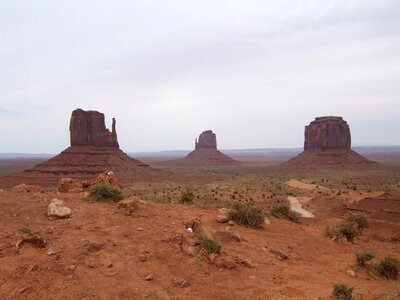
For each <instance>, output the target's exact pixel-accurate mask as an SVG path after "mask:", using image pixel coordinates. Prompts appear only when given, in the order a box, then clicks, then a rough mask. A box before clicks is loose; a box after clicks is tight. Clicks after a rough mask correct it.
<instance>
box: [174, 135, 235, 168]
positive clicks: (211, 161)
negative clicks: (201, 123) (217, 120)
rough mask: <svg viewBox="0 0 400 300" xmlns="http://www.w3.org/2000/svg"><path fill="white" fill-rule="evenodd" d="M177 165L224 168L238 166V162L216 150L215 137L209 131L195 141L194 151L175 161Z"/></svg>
mask: <svg viewBox="0 0 400 300" xmlns="http://www.w3.org/2000/svg"><path fill="white" fill-rule="evenodd" d="M174 163H176V164H177V165H184V166H221V165H222V166H224V165H239V164H240V162H238V161H237V160H234V159H232V158H231V157H229V156H227V155H225V154H223V153H221V152H220V151H218V149H217V137H216V135H215V133H214V132H212V131H211V130H206V131H203V132H202V133H201V134H200V136H199V138H198V139H196V140H195V149H194V150H193V151H192V152H190V153H189V154H188V155H187V156H186V157H185V158H183V159H179V160H175V161H174Z"/></svg>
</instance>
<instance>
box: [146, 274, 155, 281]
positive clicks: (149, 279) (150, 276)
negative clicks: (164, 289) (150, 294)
mask: <svg viewBox="0 0 400 300" xmlns="http://www.w3.org/2000/svg"><path fill="white" fill-rule="evenodd" d="M144 280H146V281H151V280H153V275H151V274H150V275H147V276H146V277H145V278H144Z"/></svg>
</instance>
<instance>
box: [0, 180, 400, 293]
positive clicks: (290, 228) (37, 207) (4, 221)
mask: <svg viewBox="0 0 400 300" xmlns="http://www.w3.org/2000/svg"><path fill="white" fill-rule="evenodd" d="M128 190H129V187H128ZM54 198H57V199H59V200H62V201H63V202H64V204H65V205H66V206H67V207H68V208H70V209H71V211H72V214H71V216H70V217H69V218H67V219H52V220H51V219H49V217H48V216H47V212H48V211H47V210H48V205H49V203H50V202H51V201H52V199H54ZM127 198H128V200H129V199H130V200H132V203H135V204H134V206H133V207H132V206H129V205H128V206H126V205H125V206H123V205H122V206H121V205H118V204H116V203H113V202H87V201H85V200H84V195H83V193H82V192H68V193H59V192H56V191H46V192H37V191H36V192H35V191H32V192H28V193H27V192H24V191H18V190H14V191H13V190H9V191H7V190H2V191H1V192H0V211H1V212H2V213H1V215H2V217H1V218H0V228H1V231H0V298H1V299H182V300H183V299H185V300H186V299H324V298H325V299H329V297H330V295H331V292H332V287H333V284H335V283H338V282H344V283H346V284H348V285H349V286H352V287H354V294H355V295H357V296H359V297H362V299H398V297H399V287H400V283H399V281H398V280H397V281H390V280H387V279H383V278H381V277H379V276H377V275H376V274H375V273H374V272H372V271H371V270H369V269H368V268H360V267H357V266H356V261H355V253H357V252H359V251H361V250H365V249H373V250H374V251H375V252H376V254H377V257H378V258H382V257H383V256H385V255H386V254H393V255H395V256H397V257H400V224H399V223H391V222H386V221H382V220H373V221H372V224H371V227H370V228H367V229H366V230H365V231H364V232H363V235H362V236H361V237H359V238H357V239H356V240H355V242H354V243H347V242H341V243H339V242H336V241H332V240H329V239H328V238H326V237H325V236H324V228H325V226H326V225H327V224H337V223H339V222H340V219H339V218H332V217H323V218H321V217H318V208H317V206H316V205H314V206H312V208H313V212H314V213H316V216H317V217H316V218H314V219H305V218H303V219H302V224H295V223H293V222H290V221H288V220H281V219H275V218H269V220H270V224H268V223H269V222H267V223H265V224H264V226H263V228H260V229H252V228H247V227H245V226H241V225H237V224H231V225H229V224H228V223H218V222H217V221H216V218H217V216H218V214H219V211H218V210H217V209H214V208H212V209H210V208H200V207H196V206H192V205H185V204H173V203H156V202H152V201H145V200H143V199H141V198H138V197H137V196H132V197H131V196H127ZM321 211H323V210H321ZM193 220H196V222H198V223H199V224H201V227H202V230H204V231H206V232H207V233H209V234H211V235H212V236H214V237H216V238H217V239H218V240H219V241H220V244H221V246H222V247H221V253H220V254H219V255H217V256H215V257H213V256H208V255H203V254H202V252H200V253H199V254H198V255H195V256H191V255H190V251H188V246H190V245H191V244H190V243H191V241H192V237H191V235H192V233H190V232H189V231H188V230H187V227H188V225H187V224H192V223H191V222H193ZM189 250H190V249H189ZM360 299H361V298H360Z"/></svg>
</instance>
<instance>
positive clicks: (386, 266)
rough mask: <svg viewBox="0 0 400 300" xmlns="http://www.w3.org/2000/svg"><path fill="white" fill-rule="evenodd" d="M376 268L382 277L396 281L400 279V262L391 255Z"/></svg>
mask: <svg viewBox="0 0 400 300" xmlns="http://www.w3.org/2000/svg"><path fill="white" fill-rule="evenodd" d="M375 268H376V271H377V272H378V274H379V275H380V276H382V277H385V278H387V279H391V280H394V279H397V278H399V272H400V260H398V259H397V258H395V257H393V256H391V255H387V256H385V257H384V258H383V259H382V260H381V261H380V262H379V263H378V264H377V265H376V267H375Z"/></svg>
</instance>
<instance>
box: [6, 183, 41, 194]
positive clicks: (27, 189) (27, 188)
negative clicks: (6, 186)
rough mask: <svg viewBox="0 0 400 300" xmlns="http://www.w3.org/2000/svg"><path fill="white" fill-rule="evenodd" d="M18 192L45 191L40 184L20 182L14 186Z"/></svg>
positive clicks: (13, 189) (14, 189)
mask: <svg viewBox="0 0 400 300" xmlns="http://www.w3.org/2000/svg"><path fill="white" fill-rule="evenodd" d="M12 191H13V192H16V193H43V189H42V188H41V187H40V186H38V185H28V184H25V183H23V184H19V185H16V186H14V187H13V188H12Z"/></svg>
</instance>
